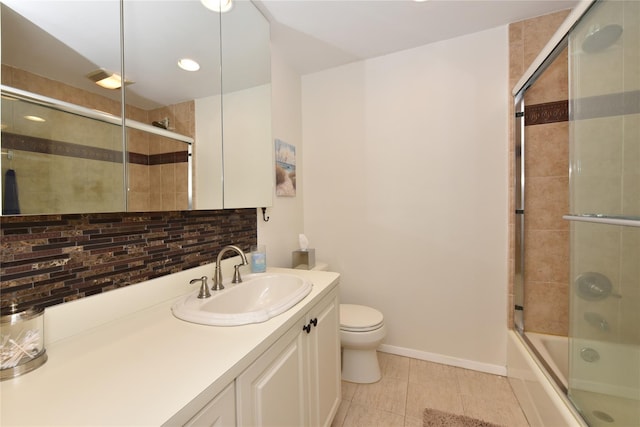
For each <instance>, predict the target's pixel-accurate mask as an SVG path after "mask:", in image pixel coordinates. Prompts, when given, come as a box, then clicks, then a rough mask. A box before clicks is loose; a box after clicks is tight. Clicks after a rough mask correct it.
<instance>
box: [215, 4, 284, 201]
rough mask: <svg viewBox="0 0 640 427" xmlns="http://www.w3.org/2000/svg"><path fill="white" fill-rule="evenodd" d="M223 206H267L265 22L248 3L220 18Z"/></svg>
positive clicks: (269, 147)
mask: <svg viewBox="0 0 640 427" xmlns="http://www.w3.org/2000/svg"><path fill="white" fill-rule="evenodd" d="M221 25H222V27H221V32H222V65H223V68H224V77H223V80H222V109H223V115H222V127H223V130H224V133H223V153H224V207H225V208H247V207H260V206H271V205H272V197H273V182H274V175H275V174H274V166H273V165H274V163H273V156H274V154H273V143H272V139H271V56H270V54H271V51H270V35H269V23H268V21H267V20H266V19H265V17H264V16H262V14H261V13H260V11H258V9H257V8H256V7H255V6H254V5H253V4H252V3H251V2H249V1H236V2H234V6H233V9H232V10H231V11H229V12H227V13H224V14H222V23H221Z"/></svg>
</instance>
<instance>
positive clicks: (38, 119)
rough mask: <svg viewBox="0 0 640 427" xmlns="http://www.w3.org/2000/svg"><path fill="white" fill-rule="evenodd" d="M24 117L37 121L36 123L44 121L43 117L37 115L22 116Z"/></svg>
mask: <svg viewBox="0 0 640 427" xmlns="http://www.w3.org/2000/svg"><path fill="white" fill-rule="evenodd" d="M24 118H25V119H27V120H31V121H32V122H38V123H42V122H46V120H45V119H43V118H42V117H39V116H24Z"/></svg>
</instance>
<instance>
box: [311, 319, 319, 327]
mask: <svg viewBox="0 0 640 427" xmlns="http://www.w3.org/2000/svg"><path fill="white" fill-rule="evenodd" d="M311 324H312V325H313V326H314V327H316V326H318V318H317V317H314V318H313V319H311Z"/></svg>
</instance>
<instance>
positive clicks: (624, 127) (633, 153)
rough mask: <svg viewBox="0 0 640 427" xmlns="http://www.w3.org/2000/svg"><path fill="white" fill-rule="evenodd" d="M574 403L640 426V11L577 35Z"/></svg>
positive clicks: (607, 421) (624, 8) (628, 4)
mask: <svg viewBox="0 0 640 427" xmlns="http://www.w3.org/2000/svg"><path fill="white" fill-rule="evenodd" d="M569 48H570V77H569V80H570V89H569V95H570V116H571V117H570V157H571V158H570V211H571V215H568V216H567V217H565V218H566V219H568V220H570V221H571V228H570V230H571V243H570V244H571V267H570V270H571V273H570V274H571V276H570V277H571V278H570V286H571V291H570V337H569V338H570V339H569V346H570V349H569V365H570V373H569V391H568V393H569V396H570V398H571V400H572V401H573V402H574V404H575V405H576V407H577V408H578V410H580V411H581V413H582V414H583V416H584V418H585V419H586V421H587V422H588V423H589V424H590V425H591V426H640V2H637V1H599V2H597V3H595V5H594V6H593V7H592V8H591V9H590V10H589V12H588V13H587V15H585V16H584V17H583V18H582V19H581V21H580V22H579V23H578V25H577V26H576V28H574V30H573V31H572V32H571V34H570V39H569Z"/></svg>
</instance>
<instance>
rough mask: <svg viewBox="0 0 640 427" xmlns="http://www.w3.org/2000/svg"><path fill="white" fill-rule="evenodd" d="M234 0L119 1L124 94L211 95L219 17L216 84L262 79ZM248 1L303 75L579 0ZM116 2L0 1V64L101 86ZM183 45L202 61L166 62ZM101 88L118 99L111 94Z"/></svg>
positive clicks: (135, 98)
mask: <svg viewBox="0 0 640 427" xmlns="http://www.w3.org/2000/svg"><path fill="white" fill-rule="evenodd" d="M234 1H235V2H236V5H235V7H234V11H233V13H229V14H222V16H220V15H219V14H217V13H214V12H210V11H208V10H206V9H204V8H203V7H202V5H201V4H200V1H198V0H173V1H169V0H156V1H148V0H126V2H125V5H126V7H125V9H126V16H125V18H126V19H125V21H127V22H128V23H132V22H133V23H134V24H135V25H133V24H132V25H125V32H127V33H126V34H125V38H126V39H127V40H128V43H127V48H126V49H125V51H126V52H127V54H128V56H127V59H126V62H125V63H126V68H127V69H126V73H127V79H129V80H133V81H134V82H135V84H132V85H130V86H128V88H129V90H128V91H127V102H128V103H132V104H134V105H138V106H140V107H141V108H147V109H148V108H155V107H157V106H159V105H170V104H174V103H177V102H181V101H183V100H186V99H194V98H199V97H202V96H209V95H212V94H215V93H219V92H220V88H219V84H217V87H216V84H214V82H216V81H219V69H220V65H219V62H218V61H219V55H220V54H219V53H218V52H219V51H216V49H214V48H213V47H214V46H217V43H218V42H217V41H216V40H219V37H220V34H219V33H220V25H219V24H215V25H212V22H214V23H215V20H220V19H222V22H224V23H226V24H229V25H223V27H224V28H225V29H226V32H225V33H224V34H223V44H224V45H225V46H226V47H225V49H223V60H224V65H225V67H224V68H225V70H233V71H232V72H230V73H226V74H225V90H230V91H231V89H229V88H232V89H233V90H239V89H240V88H246V87H253V86H255V85H257V84H262V83H264V82H265V81H268V78H269V68H268V56H263V55H262V54H261V53H259V51H258V45H257V43H254V42H253V41H252V40H265V41H266V43H264V48H263V49H262V50H261V51H263V52H266V55H268V40H267V39H268V35H267V34H268V31H269V30H268V28H267V26H266V25H264V20H262V18H261V17H260V14H259V13H257V12H256V11H255V9H254V8H251V6H250V4H249V0H234ZM252 2H253V3H254V4H255V5H256V6H257V7H258V9H260V11H261V12H262V14H263V15H264V16H266V17H267V19H268V20H269V21H270V23H271V45H272V49H274V50H278V51H279V52H280V54H281V55H284V57H285V58H286V59H287V61H288V62H289V63H290V64H291V65H292V66H293V67H294V69H296V70H297V71H298V72H299V73H300V74H303V75H304V74H308V73H313V72H317V71H321V70H324V69H328V68H332V67H335V66H339V65H343V64H347V63H350V62H354V61H358V60H362V59H367V58H372V57H377V56H381V55H386V54H389V53H392V52H396V51H400V50H405V49H410V48H414V47H417V46H421V45H425V44H429V43H433V42H437V41H440V40H445V39H450V38H454V37H459V36H462V35H465V34H470V33H474V32H478V31H482V30H486V29H489V28H494V27H497V26H502V25H506V24H508V23H511V22H517V21H521V20H523V19H528V18H532V17H535V16H540V15H544V14H547V13H551V12H554V11H558V10H562V9H568V8H571V7H573V6H575V5H576V4H577V3H578V2H579V0H427V1H424V2H415V1H412V0H321V1H319V0H252ZM118 4H119V2H118V0H107V1H71V0H55V1H53V0H28V1H25V0H2V35H3V37H2V60H3V61H2V62H3V63H5V61H7V63H8V64H9V65H13V66H15V67H17V68H21V69H25V70H29V71H31V72H33V73H35V74H39V75H43V76H47V77H50V78H53V79H54V80H59V81H64V82H67V83H69V84H71V85H72V86H75V87H80V88H86V89H87V90H90V91H97V90H99V91H102V92H101V93H105V92H104V91H105V90H104V89H101V88H97V86H95V85H93V84H92V83H91V82H89V81H88V80H87V79H86V78H85V75H86V74H87V73H88V72H90V71H93V70H95V69H96V68H98V67H103V68H106V69H110V70H118V69H119V64H120V56H119V53H118V52H119V42H118V40H119V33H118V28H119V25H118V20H119V12H118V11H119V7H118ZM9 8H11V9H13V10H11V9H9ZM16 12H17V13H16ZM24 16H27V17H29V19H25V18H24ZM34 24H37V25H34ZM261 28H264V29H265V30H264V32H263V33H262V34H263V36H261V35H260V31H262V30H261ZM25 35H28V36H25ZM52 35H55V37H52ZM129 35H132V37H127V36H129ZM194 36H197V37H194ZM132 41H133V42H132ZM185 51H189V52H192V54H193V55H196V54H197V53H198V52H200V53H202V52H204V53H206V55H207V56H208V59H207V58H204V60H205V61H209V62H210V63H209V62H204V63H203V67H202V69H201V71H200V72H199V73H197V74H190V75H188V74H187V73H185V72H183V71H181V70H178V69H177V67H175V66H174V65H175V59H176V58H180V57H181V56H179V55H184V54H185V53H184V52H185ZM224 52H227V54H226V55H227V56H225V54H224ZM233 52H251V55H242V56H243V57H251V58H250V60H251V61H253V62H251V63H250V65H247V64H248V62H247V59H246V58H245V59H243V61H244V62H242V65H240V63H238V65H235V62H234V58H233V55H232V53H233ZM201 56H202V55H201ZM201 59H202V58H200V57H199V60H201ZM167 64H169V65H167ZM260 64H267V66H266V67H262V66H261V65H260ZM206 70H210V71H209V74H207V73H206V72H204V71H206ZM236 81H237V82H236ZM203 87H206V90H207V91H204V90H203V89H202V88H203ZM107 95H108V96H110V97H114V99H116V98H117V99H119V94H118V93H117V92H113V91H112V92H111V93H108V94H107Z"/></svg>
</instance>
